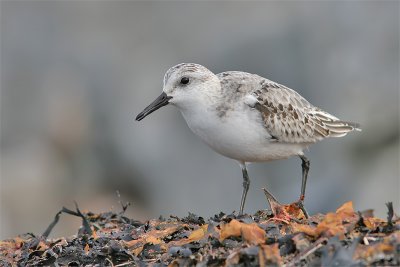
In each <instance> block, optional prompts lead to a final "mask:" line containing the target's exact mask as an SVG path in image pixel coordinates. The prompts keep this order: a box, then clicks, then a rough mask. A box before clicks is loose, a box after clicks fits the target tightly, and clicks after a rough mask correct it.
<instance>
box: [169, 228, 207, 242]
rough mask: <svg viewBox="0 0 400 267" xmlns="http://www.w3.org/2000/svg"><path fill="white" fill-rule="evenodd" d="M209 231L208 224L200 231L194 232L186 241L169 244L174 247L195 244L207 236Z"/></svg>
mask: <svg viewBox="0 0 400 267" xmlns="http://www.w3.org/2000/svg"><path fill="white" fill-rule="evenodd" d="M207 229H208V224H204V225H202V226H201V227H200V228H199V229H196V230H194V231H193V232H192V233H191V234H190V235H189V237H188V238H184V239H181V240H179V241H176V242H170V243H168V244H170V245H173V246H182V245H185V244H189V243H191V242H194V241H198V240H200V239H202V238H203V237H204V236H205V234H206V233H207Z"/></svg>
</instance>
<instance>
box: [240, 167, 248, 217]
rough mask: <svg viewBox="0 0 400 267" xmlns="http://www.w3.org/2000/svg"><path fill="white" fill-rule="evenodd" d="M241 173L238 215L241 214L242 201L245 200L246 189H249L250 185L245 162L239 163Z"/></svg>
mask: <svg viewBox="0 0 400 267" xmlns="http://www.w3.org/2000/svg"><path fill="white" fill-rule="evenodd" d="M241 167H242V174H243V193H242V200H241V201H240V211H239V215H243V209H244V203H245V202H246V196H247V191H249V187H250V178H249V175H248V174H247V169H246V165H245V164H241Z"/></svg>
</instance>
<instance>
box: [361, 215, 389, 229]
mask: <svg viewBox="0 0 400 267" xmlns="http://www.w3.org/2000/svg"><path fill="white" fill-rule="evenodd" d="M363 221H364V224H365V226H366V227H367V228H368V229H369V230H375V229H376V228H377V227H378V226H380V225H382V224H384V223H385V220H382V219H379V218H375V217H369V218H363Z"/></svg>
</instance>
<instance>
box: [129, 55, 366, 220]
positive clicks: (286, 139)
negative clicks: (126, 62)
mask: <svg viewBox="0 0 400 267" xmlns="http://www.w3.org/2000/svg"><path fill="white" fill-rule="evenodd" d="M167 104H172V105H174V106H176V107H177V108H178V109H179V110H180V112H181V113H182V115H183V118H184V119H185V120H186V123H187V124H188V126H189V128H190V129H191V130H192V131H193V132H194V133H195V134H196V135H197V136H199V137H200V139H202V140H203V141H204V142H205V143H206V144H208V145H209V146H210V147H211V148H212V149H214V150H215V151H216V152H218V153H220V154H222V155H224V156H226V157H228V158H232V159H234V160H236V161H237V162H238V163H239V165H240V167H241V169H242V174H243V193H242V198H241V202H240V212H239V214H240V215H242V214H243V209H244V204H245V201H246V196H247V192H248V190H249V186H250V179H249V175H248V174H247V168H246V165H247V164H248V163H251V162H264V161H270V160H278V159H286V158H289V157H291V156H299V157H300V159H301V162H302V164H301V166H302V182H301V194H300V198H299V200H298V204H299V207H300V208H301V209H302V210H303V212H304V214H305V216H306V217H308V215H307V212H306V211H305V209H304V204H303V202H304V195H305V190H306V182H307V176H308V171H309V168H310V161H309V160H308V159H307V158H306V156H305V155H304V153H303V150H304V149H305V148H307V147H308V146H310V145H311V144H313V143H315V142H317V141H319V140H322V139H325V138H327V137H342V136H345V135H346V134H347V133H348V132H351V131H353V130H360V129H359V125H358V124H357V123H352V122H347V121H342V120H340V119H338V118H336V117H335V116H333V115H331V114H329V113H327V112H325V111H323V110H321V109H320V108H317V107H315V106H313V105H311V104H310V103H309V102H308V101H307V100H306V99H305V98H304V97H302V96H301V95H300V94H298V93H297V92H296V91H294V90H292V89H290V88H288V87H286V86H284V85H281V84H279V83H276V82H273V81H271V80H268V79H266V78H263V77H261V76H259V75H256V74H251V73H246V72H241V71H227V72H222V73H219V74H214V73H212V72H211V71H210V70H208V69H207V68H205V67H203V66H201V65H198V64H194V63H182V64H178V65H176V66H174V67H172V68H170V69H169V70H168V71H167V72H166V74H165V76H164V86H163V92H162V93H161V95H160V96H159V97H158V98H157V99H156V100H154V101H153V102H152V103H151V104H150V105H149V106H148V107H146V108H145V109H144V110H143V111H142V112H141V113H139V115H137V117H136V120H138V121H140V120H142V119H143V118H145V117H146V116H147V115H149V114H150V113H152V112H153V111H155V110H157V109H159V108H161V107H163V106H165V105H167Z"/></svg>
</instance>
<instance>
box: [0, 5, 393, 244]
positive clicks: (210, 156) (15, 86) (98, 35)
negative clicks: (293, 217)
mask: <svg viewBox="0 0 400 267" xmlns="http://www.w3.org/2000/svg"><path fill="white" fill-rule="evenodd" d="M181 62H195V63H199V64H202V65H204V66H206V67H208V68H209V69H210V70H212V71H213V72H215V73H218V72H222V71H226V70H241V71H247V72H251V73H257V74H260V75H262V76H264V77H267V78H269V79H272V80H274V81H277V82H279V83H282V84H284V85H286V86H288V87H291V88H293V89H295V90H297V91H298V92H299V93H300V94H302V95H303V96H304V97H306V98H307V99H308V100H309V101H310V102H311V103H313V104H314V105H316V106H319V107H322V108H323V109H325V110H326V111H328V112H331V113H332V114H334V115H336V116H338V117H339V118H342V119H344V120H349V121H356V122H359V123H361V125H362V128H363V132H361V133H354V134H350V135H348V136H346V137H345V138H341V139H329V140H326V141H324V142H321V143H318V144H316V145H314V146H312V147H311V149H310V151H309V152H307V153H306V154H307V156H308V157H309V159H310V160H311V171H310V175H309V180H308V182H309V183H308V188H307V196H306V206H307V208H308V210H309V212H311V213H316V212H326V211H332V210H335V209H336V208H337V207H338V206H340V205H341V204H342V203H344V202H345V201H348V200H352V201H354V205H355V208H356V209H357V210H363V209H367V208H373V209H375V211H376V212H377V215H379V216H381V217H385V216H386V215H385V213H386V209H385V202H387V201H393V202H394V204H395V208H396V211H397V212H399V206H400V203H399V202H400V201H399V191H400V189H399V167H398V166H399V1H347V2H344V1H326V2H325V1H310V2H307V1H301V2H292V1H283V2H279V1H277V2H272V1H265V2H191V3H188V2H179V1H177V2H164V1H163V2H134V1H132V2H130V1H102V2H94V1H57V2H49V1H2V2H1V143H0V147H1V191H0V193H1V214H0V217H1V234H0V238H7V237H11V236H14V235H16V234H21V233H24V232H34V233H37V234H40V233H42V232H43V231H44V229H45V228H46V227H47V225H48V224H49V223H50V221H51V220H52V219H53V216H54V215H55V213H56V212H57V211H58V210H59V209H60V208H61V207H62V206H67V207H70V208H73V207H74V206H73V201H74V200H76V201H77V202H78V203H79V205H80V207H81V209H82V210H92V211H97V212H98V211H108V210H114V211H119V210H120V207H119V204H118V198H117V197H116V196H115V191H116V190H119V191H120V192H121V195H122V199H123V200H125V201H130V202H132V203H134V204H133V206H132V207H131V208H130V209H129V211H128V212H129V213H128V215H129V216H131V217H133V218H136V219H141V220H145V219H147V218H150V217H152V216H158V215H160V214H162V215H164V216H168V215H170V214H175V215H178V216H184V215H187V213H188V212H193V213H196V214H199V215H201V216H203V217H205V218H208V217H209V216H212V215H213V214H215V213H218V212H220V211H223V212H225V213H230V212H232V211H233V210H238V208H239V202H240V196H241V191H242V177H241V171H240V168H239V166H238V165H237V164H236V162H234V161H233V160H230V159H227V158H224V157H223V156H220V155H218V154H216V153H215V152H213V151H212V150H211V149H210V148H208V147H207V146H206V145H204V144H203V143H202V142H201V141H200V140H199V139H197V137H196V136H194V135H193V134H192V133H191V132H190V130H189V129H188V127H187V126H186V124H185V122H184V120H183V119H182V118H181V115H180V114H179V112H178V111H177V110H176V109H174V108H173V107H165V108H163V109H161V110H159V111H158V112H156V113H154V114H152V115H151V116H149V117H148V118H146V120H144V121H142V122H140V123H139V122H135V121H134V118H135V116H136V115H137V113H139V112H140V111H141V110H142V109H143V108H144V107H145V106H146V105H147V104H149V103H150V102H151V101H152V100H153V99H154V98H155V97H156V96H158V95H159V94H160V92H161V89H162V79H163V75H164V72H165V71H166V70H167V69H168V68H169V67H171V66H173V65H175V64H178V63H181ZM249 174H250V177H251V181H252V184H251V189H250V192H249V195H248V199H247V203H246V204H247V205H246V207H245V208H246V212H248V213H254V212H255V211H256V210H259V209H266V208H268V205H267V202H266V199H265V197H264V194H263V193H262V191H261V188H262V187H268V188H269V189H270V191H271V192H273V193H274V194H275V196H277V198H278V199H279V200H280V201H281V202H284V203H289V202H292V201H294V200H296V199H297V198H298V196H299V191H300V181H301V178H300V177H301V167H300V160H299V159H298V158H297V157H296V158H292V159H289V160H286V161H277V162H270V163H261V164H260V163H258V164H253V165H251V166H250V170H249ZM79 224H80V220H79V219H78V218H70V217H69V216H63V218H62V220H61V223H60V225H58V226H57V227H56V228H55V232H54V233H53V236H56V235H61V234H63V235H71V234H74V233H75V232H76V230H77V227H78V226H79Z"/></svg>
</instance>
